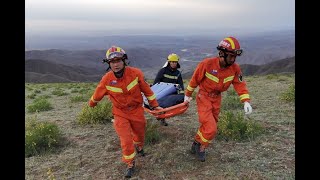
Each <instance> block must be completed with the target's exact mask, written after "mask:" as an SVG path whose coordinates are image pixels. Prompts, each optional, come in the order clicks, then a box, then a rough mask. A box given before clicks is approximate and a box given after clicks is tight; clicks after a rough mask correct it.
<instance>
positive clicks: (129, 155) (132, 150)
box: [89, 46, 162, 178]
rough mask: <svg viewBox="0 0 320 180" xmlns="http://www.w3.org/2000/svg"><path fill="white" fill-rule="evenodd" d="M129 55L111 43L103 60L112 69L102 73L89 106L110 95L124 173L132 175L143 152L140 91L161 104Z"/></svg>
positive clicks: (155, 105)
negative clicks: (138, 155) (131, 62)
mask: <svg viewBox="0 0 320 180" xmlns="http://www.w3.org/2000/svg"><path fill="white" fill-rule="evenodd" d="M126 59H128V56H127V54H126V53H125V51H124V50H123V49H122V48H120V47H116V46H112V47H111V48H109V49H108V50H107V52H106V59H104V61H105V62H107V63H108V64H109V68H108V69H111V70H112V71H108V72H107V73H106V74H105V75H104V76H103V77H102V79H101V81H100V82H99V84H98V85H97V87H96V89H95V92H94V93H93V95H92V97H91V99H90V100H89V106H90V107H94V106H96V105H97V103H98V102H99V101H100V100H101V99H102V98H103V97H104V96H106V95H108V96H109V98H110V100H111V102H112V114H113V116H114V122H113V124H114V128H115V130H116V132H117V134H118V136H119V138H120V142H121V148H122V161H123V162H125V163H126V164H127V171H126V174H125V177H127V178H130V177H131V176H132V174H133V172H134V166H135V163H134V162H135V161H134V159H135V156H136V152H137V153H138V154H140V155H142V156H144V151H143V145H144V140H145V128H146V119H145V116H144V109H143V106H142V104H143V98H142V94H141V92H142V93H144V95H145V96H146V97H147V99H148V101H149V104H150V105H151V106H152V107H153V108H154V109H162V108H161V107H159V106H158V102H157V100H156V96H155V94H154V93H153V91H152V90H151V88H150V86H149V84H148V83H147V82H145V80H144V75H143V73H142V71H141V70H140V69H137V68H134V67H129V66H127V63H126V61H125V60H126Z"/></svg>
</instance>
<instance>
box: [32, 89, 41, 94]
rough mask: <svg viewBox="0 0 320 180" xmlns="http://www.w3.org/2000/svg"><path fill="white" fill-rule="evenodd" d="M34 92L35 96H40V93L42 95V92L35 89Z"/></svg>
mask: <svg viewBox="0 0 320 180" xmlns="http://www.w3.org/2000/svg"><path fill="white" fill-rule="evenodd" d="M33 92H34V93H35V94H39V93H41V90H39V89H35V90H34V91H33Z"/></svg>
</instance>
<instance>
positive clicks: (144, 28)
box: [25, 0, 295, 36]
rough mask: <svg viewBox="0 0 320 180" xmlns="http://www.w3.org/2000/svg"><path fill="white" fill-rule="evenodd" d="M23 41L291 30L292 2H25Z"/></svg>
mask: <svg viewBox="0 0 320 180" xmlns="http://www.w3.org/2000/svg"><path fill="white" fill-rule="evenodd" d="M25 8H26V9H25V10H26V11H25V12H26V13H25V32H26V35H86V36H96V35H118V34H163V35H174V34H180V35H183V34H201V33H210V32H211V33H212V32H214V31H225V30H228V31H230V32H234V31H237V32H263V31H269V30H283V29H294V28H295V1H294V0H227V1H223V0H26V1H25Z"/></svg>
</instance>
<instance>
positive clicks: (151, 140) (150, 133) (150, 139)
mask: <svg viewBox="0 0 320 180" xmlns="http://www.w3.org/2000/svg"><path fill="white" fill-rule="evenodd" d="M158 127H159V125H158V124H155V123H151V122H148V123H147V127H146V134H145V144H146V145H151V144H155V143H156V142H158V141H159V140H160V133H159V131H158Z"/></svg>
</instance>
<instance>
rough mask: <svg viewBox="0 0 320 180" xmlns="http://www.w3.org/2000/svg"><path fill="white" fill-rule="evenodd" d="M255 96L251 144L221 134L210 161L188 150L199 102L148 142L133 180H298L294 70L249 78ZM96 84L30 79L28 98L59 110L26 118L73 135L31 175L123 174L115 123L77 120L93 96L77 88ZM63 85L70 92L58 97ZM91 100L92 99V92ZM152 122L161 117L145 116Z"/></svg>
mask: <svg viewBox="0 0 320 180" xmlns="http://www.w3.org/2000/svg"><path fill="white" fill-rule="evenodd" d="M245 80H247V84H248V88H249V90H250V95H251V98H252V106H253V113H252V114H251V115H250V117H249V118H251V119H254V120H256V121H258V122H259V123H261V124H262V125H263V127H264V128H265V132H264V133H263V134H262V135H260V136H259V137H257V138H256V139H255V140H252V141H247V142H236V141H228V142H226V141H223V140H219V141H218V140H216V141H214V142H213V143H212V144H211V145H210V146H209V148H208V150H207V152H208V155H207V159H206V161H205V162H199V161H198V160H197V159H196V158H195V156H194V155H192V154H190V153H189V149H190V146H191V143H192V141H193V137H194V135H195V133H196V130H197V128H198V117H197V112H196V104H195V100H193V101H192V102H191V105H190V107H189V109H188V110H187V112H186V113H185V114H183V115H180V116H176V117H173V118H171V119H168V120H167V122H168V123H169V126H167V127H165V126H159V127H158V128H159V132H160V133H161V134H160V135H161V138H160V141H159V142H158V143H156V144H153V145H147V146H146V147H145V151H146V153H147V155H146V156H145V157H138V158H137V163H136V165H137V168H136V169H137V170H136V173H135V175H134V177H133V178H132V179H190V180H191V179H295V104H294V103H288V102H284V101H281V100H280V99H279V96H280V94H281V93H282V92H284V91H286V90H287V88H288V87H289V85H290V84H292V83H293V84H294V82H295V81H294V75H280V76H275V77H273V78H270V77H268V76H254V77H245ZM95 85H96V84H95V83H91V84H89V83H88V84H86V83H83V84H72V83H65V84H26V90H25V92H26V93H25V94H26V100H25V101H26V105H28V104H29V103H31V102H32V100H33V99H29V98H28V97H27V96H28V95H29V94H32V93H34V89H41V92H40V93H39V94H37V96H39V95H46V94H47V95H50V96H51V97H50V98H49V99H48V100H49V101H50V102H51V103H52V105H53V109H52V110H50V111H45V112H39V113H37V114H34V113H27V110H26V114H25V116H26V118H27V117H32V116H35V115H36V116H37V119H38V120H46V121H51V122H55V123H57V124H58V125H59V127H60V128H61V130H62V132H63V135H64V136H65V137H66V138H67V139H68V143H67V145H66V146H65V147H63V148H62V149H60V150H59V152H58V153H56V154H48V155H43V156H36V157H30V158H26V159H25V177H26V179H32V180H33V179H48V178H49V176H51V177H55V178H56V179H77V180H82V179H86V180H87V179H95V180H103V179H123V170H124V168H125V165H124V164H123V163H122V162H121V149H120V145H119V141H118V137H117V135H116V133H115V131H114V129H113V127H112V124H111V123H110V124H109V123H107V124H101V125H90V126H89V125H88V126H80V125H77V124H76V122H75V120H76V116H77V115H78V113H79V112H80V111H81V109H82V106H83V105H84V103H86V102H72V101H70V97H71V96H74V95H80V92H82V93H83V91H80V92H77V91H73V92H75V93H71V91H72V90H73V88H72V87H73V86H76V87H77V88H78V89H85V91H84V93H85V94H87V93H89V94H90V93H91V92H93V90H94V88H95ZM57 86H59V87H60V88H61V89H62V90H63V91H65V92H67V93H68V95H66V96H55V95H52V93H51V92H52V91H54V90H55V89H56V87H57ZM88 98H89V97H88ZM146 117H147V119H148V123H159V122H158V121H157V120H156V119H155V118H153V117H152V116H151V115H150V114H146Z"/></svg>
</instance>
